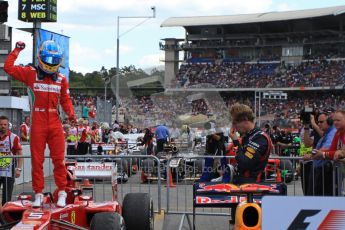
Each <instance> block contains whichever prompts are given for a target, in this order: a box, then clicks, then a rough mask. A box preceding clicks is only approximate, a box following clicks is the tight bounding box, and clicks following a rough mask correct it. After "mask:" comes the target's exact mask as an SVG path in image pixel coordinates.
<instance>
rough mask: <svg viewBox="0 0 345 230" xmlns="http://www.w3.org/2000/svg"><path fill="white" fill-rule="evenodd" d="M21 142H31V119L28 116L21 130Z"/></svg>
mask: <svg viewBox="0 0 345 230" xmlns="http://www.w3.org/2000/svg"><path fill="white" fill-rule="evenodd" d="M19 130H20V140H21V141H25V142H29V141H30V117H29V116H26V117H25V118H24V122H23V124H21V126H20V128H19Z"/></svg>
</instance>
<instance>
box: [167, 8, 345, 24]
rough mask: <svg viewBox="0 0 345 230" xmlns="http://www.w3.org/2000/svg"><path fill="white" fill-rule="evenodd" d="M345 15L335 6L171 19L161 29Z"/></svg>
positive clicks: (342, 9) (344, 9) (344, 10)
mask: <svg viewBox="0 0 345 230" xmlns="http://www.w3.org/2000/svg"><path fill="white" fill-rule="evenodd" d="M343 13H345V6H334V7H327V8H318V9H308V10H295V11H284V12H267V13H256V14H238V15H224V16H197V17H171V18H168V19H167V20H165V21H164V22H163V23H162V24H161V27H174V26H175V27H176V26H184V27H188V26H206V25H229V24H245V23H258V22H273V21H285V20H294V19H304V18H315V17H322V16H332V15H333V16H337V15H340V14H343Z"/></svg>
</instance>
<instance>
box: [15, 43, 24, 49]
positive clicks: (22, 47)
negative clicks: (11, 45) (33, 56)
mask: <svg viewBox="0 0 345 230" xmlns="http://www.w3.org/2000/svg"><path fill="white" fill-rule="evenodd" d="M16 48H18V49H20V50H23V49H25V43H24V42H20V41H19V42H17V43H16Z"/></svg>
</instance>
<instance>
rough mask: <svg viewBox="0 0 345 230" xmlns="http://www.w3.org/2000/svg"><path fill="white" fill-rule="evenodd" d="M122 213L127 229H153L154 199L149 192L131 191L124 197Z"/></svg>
mask: <svg viewBox="0 0 345 230" xmlns="http://www.w3.org/2000/svg"><path fill="white" fill-rule="evenodd" d="M122 215H123V218H124V219H125V223H126V229H127V230H153V228H154V214H153V201H152V199H151V197H150V195H149V194H148V193H129V194H127V195H126V196H125V198H124V199H123V204H122Z"/></svg>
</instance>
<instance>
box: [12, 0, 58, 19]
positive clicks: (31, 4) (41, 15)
mask: <svg viewBox="0 0 345 230" xmlns="http://www.w3.org/2000/svg"><path fill="white" fill-rule="evenodd" d="M18 20H20V21H24V22H36V21H39V22H56V20H57V0H19V2H18Z"/></svg>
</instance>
